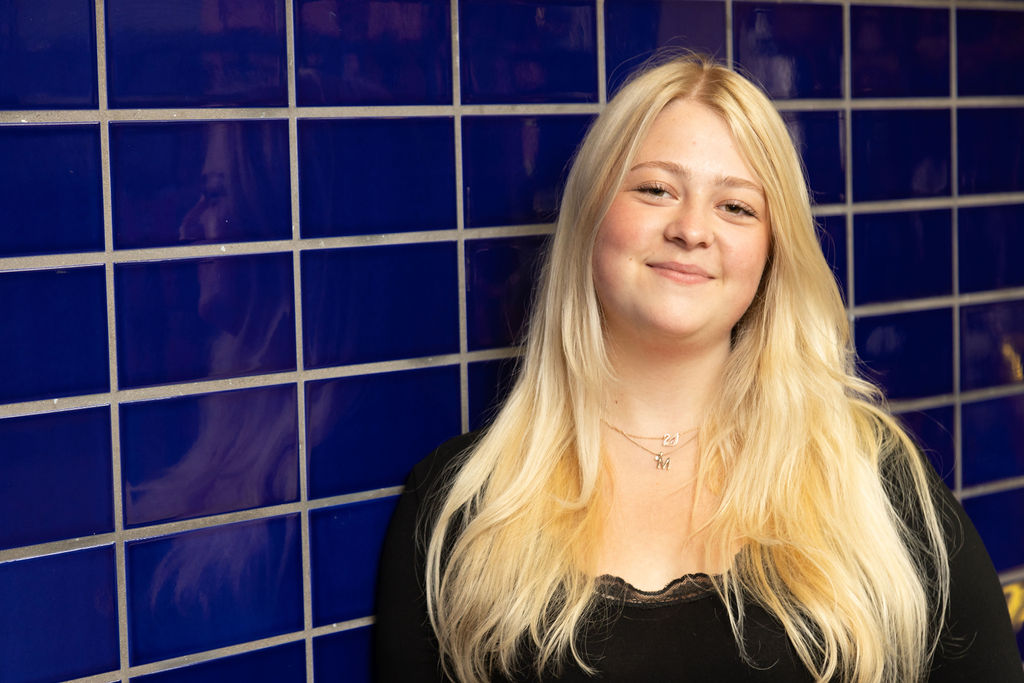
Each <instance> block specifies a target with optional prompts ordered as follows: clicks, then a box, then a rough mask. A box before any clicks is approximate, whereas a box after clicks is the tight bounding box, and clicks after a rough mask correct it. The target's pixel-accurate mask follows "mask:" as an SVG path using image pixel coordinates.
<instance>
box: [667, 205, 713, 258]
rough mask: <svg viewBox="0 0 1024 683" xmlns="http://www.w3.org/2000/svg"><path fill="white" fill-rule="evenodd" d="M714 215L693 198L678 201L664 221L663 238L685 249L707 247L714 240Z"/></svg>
mask: <svg viewBox="0 0 1024 683" xmlns="http://www.w3.org/2000/svg"><path fill="white" fill-rule="evenodd" d="M713 220H714V216H713V215H712V213H711V212H710V211H703V210H702V209H701V208H700V206H699V204H698V203H697V202H695V201H693V200H689V199H688V200H685V201H682V202H680V203H679V205H678V206H677V207H676V208H675V210H674V211H673V212H672V214H671V215H670V216H668V219H667V221H666V223H665V239H667V240H669V241H670V242H675V243H677V244H679V245H680V246H682V247H685V248H687V249H695V248H697V247H709V246H711V244H712V242H714V239H715V235H714V229H713V227H712V221H713Z"/></svg>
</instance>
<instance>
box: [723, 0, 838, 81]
mask: <svg viewBox="0 0 1024 683" xmlns="http://www.w3.org/2000/svg"><path fill="white" fill-rule="evenodd" d="M732 24H733V36H734V38H733V45H734V48H733V49H734V51H735V52H734V54H735V60H736V62H737V64H738V65H739V66H741V67H742V68H743V69H744V70H745V71H746V72H747V73H748V74H749V75H750V76H753V78H754V80H755V81H756V82H757V83H759V84H760V85H761V86H762V87H763V88H764V89H765V90H766V91H767V93H768V94H769V95H770V96H771V97H773V98H776V99H791V98H798V97H842V71H843V9H842V7H840V6H839V5H811V4H796V3H791V4H777V3H766V2H734V3H733V6H732Z"/></svg>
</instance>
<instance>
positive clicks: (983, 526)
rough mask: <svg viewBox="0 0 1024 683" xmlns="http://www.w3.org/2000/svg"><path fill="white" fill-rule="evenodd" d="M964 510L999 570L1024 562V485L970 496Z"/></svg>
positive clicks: (965, 502)
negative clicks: (1023, 538) (1022, 539)
mask: <svg viewBox="0 0 1024 683" xmlns="http://www.w3.org/2000/svg"><path fill="white" fill-rule="evenodd" d="M964 510H966V511H967V515H968V516H969V517H970V518H971V521H972V522H974V526H975V527H977V529H978V533H979V534H981V540H982V541H984V542H985V549H986V550H988V554H989V555H990V556H991V557H992V564H994V565H995V566H996V571H1005V570H1007V569H1012V568H1014V567H1018V566H1020V565H1022V564H1024V543H1021V542H1020V530H1021V529H1022V528H1024V488H1018V489H1012V490H1010V491H1001V492H999V493H991V494H989V495H987V496H978V497H976V498H968V499H967V500H965V501H964Z"/></svg>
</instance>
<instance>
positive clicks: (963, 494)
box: [957, 476, 1024, 500]
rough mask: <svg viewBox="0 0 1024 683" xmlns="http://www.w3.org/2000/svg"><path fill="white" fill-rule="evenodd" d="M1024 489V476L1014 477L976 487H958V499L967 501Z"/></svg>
mask: <svg viewBox="0 0 1024 683" xmlns="http://www.w3.org/2000/svg"><path fill="white" fill-rule="evenodd" d="M1022 488H1024V476H1020V477H1012V478H1010V479H1000V480H998V481H991V482H985V483H984V484H976V485H974V486H968V487H964V486H963V485H961V486H959V487H958V489H959V490H958V491H957V497H958V498H959V499H960V500H966V499H968V498H977V497H978V496H984V495H988V494H990V493H1003V492H1005V491H1013V490H1014V489H1022Z"/></svg>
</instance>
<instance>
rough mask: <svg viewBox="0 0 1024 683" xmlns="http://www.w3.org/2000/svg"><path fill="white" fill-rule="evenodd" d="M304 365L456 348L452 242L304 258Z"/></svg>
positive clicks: (431, 353)
mask: <svg viewBox="0 0 1024 683" xmlns="http://www.w3.org/2000/svg"><path fill="white" fill-rule="evenodd" d="M302 297H303V298H302V311H303V312H302V343H303V358H304V363H305V367H306V368H307V369H308V368H322V367H327V366H330V365H345V364H350V363H370V362H374V361H381V360H394V359H398V358H417V357H422V356H434V355H439V354H443V353H455V352H457V351H458V350H459V323H458V283H457V262H456V252H455V243H454V242H428V243H420V244H400V245H394V246H373V247H358V248H349V249H329V250H317V251H305V252H303V253H302Z"/></svg>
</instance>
